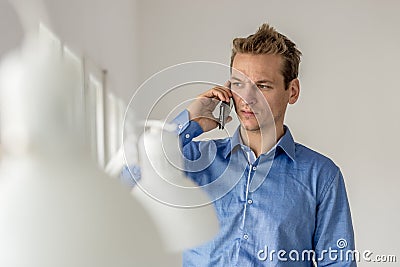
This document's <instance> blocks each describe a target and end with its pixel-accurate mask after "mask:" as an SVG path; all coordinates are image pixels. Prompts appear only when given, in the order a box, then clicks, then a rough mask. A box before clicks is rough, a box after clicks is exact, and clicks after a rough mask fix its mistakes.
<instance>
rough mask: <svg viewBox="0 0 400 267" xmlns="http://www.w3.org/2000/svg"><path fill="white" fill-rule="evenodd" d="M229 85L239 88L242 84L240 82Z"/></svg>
mask: <svg viewBox="0 0 400 267" xmlns="http://www.w3.org/2000/svg"><path fill="white" fill-rule="evenodd" d="M231 85H232V86H233V87H235V88H241V87H243V83H241V82H232V83H231Z"/></svg>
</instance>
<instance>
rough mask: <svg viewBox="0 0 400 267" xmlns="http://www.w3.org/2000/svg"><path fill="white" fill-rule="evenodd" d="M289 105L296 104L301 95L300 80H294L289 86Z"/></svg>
mask: <svg viewBox="0 0 400 267" xmlns="http://www.w3.org/2000/svg"><path fill="white" fill-rule="evenodd" d="M288 90H289V93H290V95H289V104H291V105H292V104H294V103H296V102H297V99H298V98H299V95H300V81H299V79H297V78H296V79H293V80H292V81H291V82H290V84H289V88H288Z"/></svg>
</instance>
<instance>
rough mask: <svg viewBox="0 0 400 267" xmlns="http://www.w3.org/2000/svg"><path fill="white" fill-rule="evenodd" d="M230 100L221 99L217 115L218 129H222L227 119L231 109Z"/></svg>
mask: <svg viewBox="0 0 400 267" xmlns="http://www.w3.org/2000/svg"><path fill="white" fill-rule="evenodd" d="M231 103H232V101H231V100H229V102H225V101H221V104H220V106H219V117H218V122H219V124H218V129H220V130H223V129H224V128H225V123H226V120H227V119H228V116H229V114H230V113H231V110H232V104H231Z"/></svg>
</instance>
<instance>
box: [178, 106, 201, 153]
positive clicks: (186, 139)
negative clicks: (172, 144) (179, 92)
mask: <svg viewBox="0 0 400 267" xmlns="http://www.w3.org/2000/svg"><path fill="white" fill-rule="evenodd" d="M172 122H173V123H175V124H176V125H177V129H176V133H177V134H179V140H180V142H181V145H182V146H183V147H184V146H186V145H187V144H188V143H190V142H191V141H192V139H193V138H196V137H197V136H199V135H201V134H202V133H203V129H202V128H201V126H200V125H199V124H198V123H197V122H195V121H191V120H189V112H188V111H187V110H186V109H185V110H184V111H182V112H181V113H180V114H179V115H178V116H177V117H176V118H175V119H174V120H173V121H172Z"/></svg>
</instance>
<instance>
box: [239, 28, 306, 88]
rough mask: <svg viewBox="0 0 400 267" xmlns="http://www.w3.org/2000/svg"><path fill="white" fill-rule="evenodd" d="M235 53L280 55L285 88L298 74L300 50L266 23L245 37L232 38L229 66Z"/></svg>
mask: <svg viewBox="0 0 400 267" xmlns="http://www.w3.org/2000/svg"><path fill="white" fill-rule="evenodd" d="M237 53H249V54H255V55H257V54H271V55H281V56H282V58H283V64H282V65H283V66H282V69H281V71H282V75H283V78H284V83H285V88H286V89H287V88H288V87H289V83H290V82H291V81H292V80H293V79H295V78H297V76H298V73H299V64H300V56H301V52H300V51H299V50H298V49H297V47H296V44H295V43H293V42H292V41H290V40H289V39H288V38H287V37H286V36H285V35H283V34H281V33H279V32H277V31H276V30H275V29H274V28H273V27H271V26H270V25H268V24H267V23H264V24H263V25H261V26H260V28H259V29H258V31H257V32H256V33H254V34H251V35H249V36H248V37H246V38H235V39H233V47H232V55H231V67H232V65H233V60H234V59H235V56H236V54H237Z"/></svg>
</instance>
